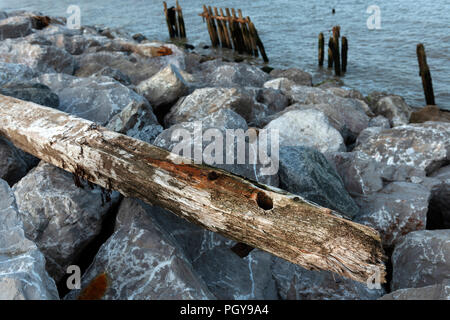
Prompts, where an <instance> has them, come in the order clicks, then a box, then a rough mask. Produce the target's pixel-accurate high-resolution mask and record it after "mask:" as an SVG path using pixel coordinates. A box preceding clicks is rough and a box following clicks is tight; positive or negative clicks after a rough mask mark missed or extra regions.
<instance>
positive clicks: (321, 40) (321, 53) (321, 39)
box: [319, 32, 325, 66]
mask: <svg viewBox="0 0 450 320" xmlns="http://www.w3.org/2000/svg"><path fill="white" fill-rule="evenodd" d="M324 47H325V39H324V37H323V33H322V32H321V33H320V34H319V66H323V58H324V54H325V53H324Z"/></svg>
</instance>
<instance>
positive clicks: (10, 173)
mask: <svg viewBox="0 0 450 320" xmlns="http://www.w3.org/2000/svg"><path fill="white" fill-rule="evenodd" d="M29 169H30V168H29V166H28V164H27V162H26V161H25V160H24V158H23V156H22V152H21V151H20V150H19V149H17V148H16V147H14V145H13V144H12V143H11V142H9V141H8V140H6V139H5V138H3V137H0V179H3V180H6V182H8V183H9V185H10V186H12V185H14V184H15V183H16V182H17V181H19V180H20V179H22V177H24V176H25V175H26V174H27V172H28V170H29Z"/></svg>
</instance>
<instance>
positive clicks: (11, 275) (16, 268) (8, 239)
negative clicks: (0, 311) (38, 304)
mask: <svg viewBox="0 0 450 320" xmlns="http://www.w3.org/2000/svg"><path fill="white" fill-rule="evenodd" d="M55 299H59V296H58V291H57V289H56V285H55V282H54V281H53V279H52V278H50V277H49V275H48V273H47V271H46V270H45V258H44V256H43V254H42V253H41V252H40V251H39V250H38V248H37V247H36V245H35V244H34V243H33V242H32V241H30V240H28V239H27V237H26V236H25V232H24V228H23V224H22V221H21V219H20V215H19V213H18V210H17V206H16V203H15V199H14V194H13V192H12V191H11V189H10V188H9V186H8V184H7V183H6V182H5V181H4V180H1V179H0V300H55Z"/></svg>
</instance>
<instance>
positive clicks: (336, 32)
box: [332, 26, 341, 76]
mask: <svg viewBox="0 0 450 320" xmlns="http://www.w3.org/2000/svg"><path fill="white" fill-rule="evenodd" d="M340 29H341V28H340V27H339V26H335V27H333V48H332V52H333V64H334V73H335V74H336V75H337V76H340V75H341V58H340V54H339V37H340Z"/></svg>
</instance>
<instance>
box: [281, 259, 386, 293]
mask: <svg viewBox="0 0 450 320" xmlns="http://www.w3.org/2000/svg"><path fill="white" fill-rule="evenodd" d="M274 260H275V261H274V264H273V266H272V274H273V277H274V278H275V282H276V286H277V291H278V295H279V296H280V298H281V299H283V300H375V299H378V298H379V297H381V296H382V295H383V294H384V290H383V289H369V288H368V287H367V285H366V284H364V283H360V282H357V281H353V280H349V279H347V278H344V277H342V276H338V275H335V274H333V273H332V272H328V271H310V270H306V269H304V268H302V267H300V266H298V265H295V264H292V263H290V262H288V261H285V260H282V259H279V258H275V259H274Z"/></svg>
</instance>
